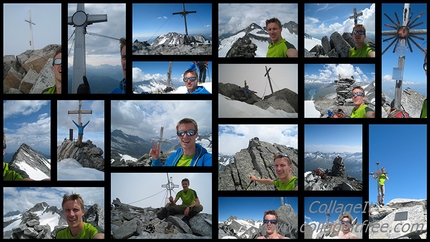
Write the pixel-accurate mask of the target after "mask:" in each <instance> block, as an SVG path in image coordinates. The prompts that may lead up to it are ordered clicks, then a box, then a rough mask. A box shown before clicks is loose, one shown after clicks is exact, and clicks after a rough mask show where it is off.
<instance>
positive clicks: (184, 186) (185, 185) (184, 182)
mask: <svg viewBox="0 0 430 242" xmlns="http://www.w3.org/2000/svg"><path fill="white" fill-rule="evenodd" d="M189 185H190V184H188V182H187V181H183V182H182V189H183V190H184V192H187V191H188V186H189Z"/></svg>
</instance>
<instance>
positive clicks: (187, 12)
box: [173, 3, 197, 43]
mask: <svg viewBox="0 0 430 242" xmlns="http://www.w3.org/2000/svg"><path fill="white" fill-rule="evenodd" d="M190 13H197V12H196V11H185V3H183V4H182V12H175V13H173V15H175V14H180V15H182V17H184V24H185V38H186V39H185V41H186V43H187V41H188V40H187V38H188V28H187V14H190Z"/></svg>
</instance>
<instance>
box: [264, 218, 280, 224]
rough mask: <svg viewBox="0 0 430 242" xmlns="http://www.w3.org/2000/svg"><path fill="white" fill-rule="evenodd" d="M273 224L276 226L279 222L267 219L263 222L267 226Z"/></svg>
mask: <svg viewBox="0 0 430 242" xmlns="http://www.w3.org/2000/svg"><path fill="white" fill-rule="evenodd" d="M269 222H270V223H271V224H276V223H278V220H274V219H273V220H267V219H265V220H263V223H265V224H267V223H269Z"/></svg>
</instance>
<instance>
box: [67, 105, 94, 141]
mask: <svg viewBox="0 0 430 242" xmlns="http://www.w3.org/2000/svg"><path fill="white" fill-rule="evenodd" d="M67 113H68V114H77V115H78V124H79V125H80V124H81V114H92V113H93V111H92V110H82V100H79V107H78V110H69V111H68V112H67ZM70 135H71V137H70V139H71V140H73V129H71V134H70Z"/></svg>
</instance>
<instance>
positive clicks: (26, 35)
mask: <svg viewBox="0 0 430 242" xmlns="http://www.w3.org/2000/svg"><path fill="white" fill-rule="evenodd" d="M29 11H31V20H32V22H33V23H35V25H32V30H33V43H34V49H35V50H37V49H42V48H44V47H45V46H47V45H49V44H61V21H60V20H61V4H28V3H24V4H13V3H8V4H4V5H3V14H4V16H3V18H4V19H3V26H4V28H3V41H4V42H3V55H19V54H22V53H23V52H25V51H26V50H31V46H30V39H31V37H30V33H31V32H30V24H29V23H28V22H25V20H29V16H28V15H29ZM47 13H49V14H47Z"/></svg>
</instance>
